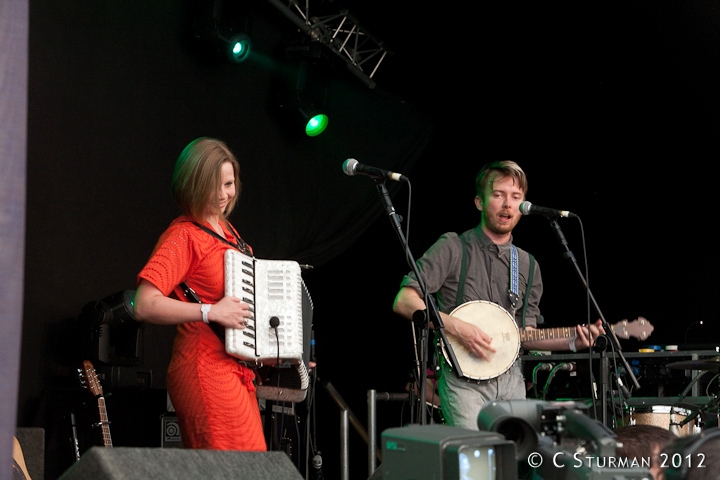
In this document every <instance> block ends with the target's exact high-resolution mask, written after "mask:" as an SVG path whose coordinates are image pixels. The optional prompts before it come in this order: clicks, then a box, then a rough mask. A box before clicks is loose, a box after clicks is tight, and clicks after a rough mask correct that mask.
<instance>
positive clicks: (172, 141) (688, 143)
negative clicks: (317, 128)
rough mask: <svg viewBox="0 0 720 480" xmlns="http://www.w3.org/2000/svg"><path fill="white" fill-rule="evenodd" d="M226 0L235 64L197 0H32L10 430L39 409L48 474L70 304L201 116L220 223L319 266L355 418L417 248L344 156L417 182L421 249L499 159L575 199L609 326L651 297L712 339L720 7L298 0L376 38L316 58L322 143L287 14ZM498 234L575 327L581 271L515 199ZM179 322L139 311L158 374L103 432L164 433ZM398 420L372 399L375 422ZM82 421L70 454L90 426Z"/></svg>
mask: <svg viewBox="0 0 720 480" xmlns="http://www.w3.org/2000/svg"><path fill="white" fill-rule="evenodd" d="M226 7H227V10H225V17H224V19H223V21H226V22H228V23H232V22H233V21H236V20H238V19H249V22H248V23H247V28H248V33H249V34H250V35H251V37H252V39H253V44H254V50H253V54H252V56H251V58H250V59H248V61H246V62H245V63H243V64H241V65H232V64H229V63H227V62H224V61H222V59H219V58H215V57H214V56H213V54H212V52H210V51H209V50H207V49H206V48H204V47H203V46H202V45H201V44H199V43H198V42H197V41H195V39H194V38H193V28H192V27H193V22H194V21H195V20H197V19H199V18H204V17H203V15H205V14H206V13H204V12H206V11H207V6H206V5H205V6H203V4H202V3H200V2H173V1H163V0H160V1H156V2H144V1H124V2H120V1H109V2H100V3H97V2H89V1H84V0H83V1H77V2H73V3H72V4H68V3H62V2H61V3H58V2H51V1H45V0H37V1H33V2H31V5H30V57H29V58H30V71H29V89H28V91H29V112H28V113H29V123H28V149H27V150H28V172H27V179H28V180H27V181H28V186H27V193H28V197H27V232H26V238H27V243H26V260H25V267H26V271H25V299H24V324H23V344H22V366H21V372H20V385H19V403H18V405H19V408H18V425H19V426H41V427H44V428H46V432H47V433H46V435H47V441H48V447H47V451H46V476H47V477H48V478H54V477H56V476H58V475H59V474H60V473H62V471H64V468H66V467H67V466H68V465H69V464H70V463H71V462H72V459H73V457H72V449H71V446H70V445H69V441H68V438H69V435H70V426H69V419H68V415H69V413H70V412H71V411H75V412H76V413H77V415H78V418H77V421H78V422H79V425H80V426H81V427H87V425H89V423H91V422H93V421H96V420H95V414H96V405H95V404H94V400H93V399H92V397H91V396H89V395H88V394H87V392H84V391H83V390H82V389H80V388H79V387H78V383H77V379H76V378H75V368H76V367H77V365H78V362H80V361H81V360H82V359H83V358H82V354H81V353H80V352H81V350H80V347H79V335H80V332H79V331H78V328H77V320H76V318H77V316H78V314H79V313H80V311H81V309H82V308H83V306H84V305H85V304H86V303H88V302H92V301H97V300H100V299H103V298H105V297H107V296H108V295H111V294H113V293H116V292H119V291H122V290H125V289H134V287H135V275H136V274H137V272H138V271H139V270H140V269H141V268H142V266H143V265H144V262H145V261H146V259H147V258H148V256H149V254H150V252H151V250H152V248H153V246H154V244H155V241H156V240H157V238H158V236H159V235H160V233H161V232H162V231H163V230H164V229H165V228H166V226H167V225H168V224H169V223H170V221H171V220H172V219H173V218H174V216H175V215H176V214H177V210H176V208H175V207H174V205H173V202H172V199H171V197H170V177H171V173H172V167H173V164H174V162H175V160H176V158H177V156H178V154H179V153H180V151H181V150H182V148H183V147H184V146H185V145H186V144H187V143H188V142H189V141H191V140H193V139H194V138H196V137H198V136H212V137H217V138H220V139H223V140H225V141H226V142H227V143H228V145H229V146H230V148H231V149H232V150H233V151H234V152H235V153H236V155H237V157H238V158H239V160H240V164H241V168H242V174H241V179H242V183H243V191H242V196H241V199H240V201H239V203H238V206H237V208H236V210H235V212H234V213H233V215H232V218H231V220H232V222H233V223H234V225H235V226H236V227H237V228H238V230H239V231H240V233H241V235H243V237H244V238H245V240H246V241H248V243H250V244H251V245H253V247H254V248H255V253H256V255H257V257H258V258H274V259H286V260H290V259H291V260H296V261H299V262H301V263H308V264H311V265H313V266H314V267H315V268H314V269H313V270H312V271H309V272H307V273H305V274H304V278H305V281H306V283H307V285H308V288H309V290H310V293H311V295H312V297H313V301H314V305H315V317H314V330H315V337H316V344H317V345H316V355H317V359H318V362H319V366H318V370H317V372H318V376H319V378H320V379H321V380H322V381H329V382H331V384H332V385H333V386H334V387H335V388H336V389H337V391H338V392H339V394H340V395H341V396H342V397H343V399H344V400H345V401H346V402H347V403H348V405H349V406H350V407H351V409H352V410H353V412H354V413H355V414H356V415H357V416H358V418H359V419H361V421H363V422H364V423H365V422H366V414H365V412H366V408H367V406H366V394H367V390H368V389H376V390H378V391H380V392H383V391H389V392H401V391H404V386H405V382H406V379H407V377H408V373H409V371H410V368H411V365H412V362H413V356H412V352H413V347H412V343H411V335H410V327H409V325H408V323H407V322H406V321H404V320H402V319H400V318H399V317H397V316H396V315H394V314H393V313H392V311H391V306H392V301H393V298H394V296H395V294H396V291H397V288H398V285H399V282H400V280H401V278H402V275H403V274H405V273H406V272H407V271H408V270H409V267H408V266H407V263H406V261H405V257H404V254H403V251H402V248H401V246H400V243H399V242H398V239H397V236H396V234H395V232H394V231H393V227H392V225H391V223H390V222H389V221H388V216H387V215H386V214H385V211H384V208H383V205H382V203H381V201H380V198H379V196H378V195H377V190H376V185H375V183H374V182H373V181H372V180H371V179H369V178H367V177H361V176H358V177H352V178H351V177H348V176H346V175H344V174H343V172H342V170H341V166H342V163H343V161H344V160H345V159H347V158H351V157H352V158H357V159H358V160H359V161H360V162H362V163H364V164H367V165H372V166H376V167H381V168H385V169H388V170H392V171H397V172H402V173H404V174H405V175H407V176H408V177H409V178H410V180H411V182H410V186H411V187H412V190H411V189H410V188H409V186H408V185H406V184H396V183H392V184H390V183H391V182H388V185H387V187H388V188H389V189H390V193H391V196H392V199H393V203H394V205H395V208H396V210H397V211H398V213H400V214H401V215H402V216H403V218H404V223H403V226H404V227H405V226H407V222H408V221H409V223H410V235H409V243H410V248H411V250H412V253H413V255H414V256H415V257H416V258H419V256H420V255H421V254H422V253H423V251H424V250H425V249H426V248H427V247H429V246H430V245H431V244H432V242H434V241H435V240H436V239H437V237H438V236H439V235H440V234H442V233H444V232H446V231H458V232H460V231H463V230H466V229H468V228H472V227H474V226H475V225H476V224H477V222H478V221H479V216H478V213H477V211H476V209H475V208H474V205H473V197H474V177H475V175H476V173H477V171H478V170H479V168H480V167H481V166H482V165H483V164H484V163H486V162H488V161H491V160H498V159H506V158H510V159H513V160H515V161H517V162H518V163H519V164H520V165H521V166H522V167H523V168H524V169H525V171H526V173H527V174H528V177H529V181H530V188H529V193H528V199H529V200H530V201H532V202H533V203H535V204H537V205H544V206H549V207H555V208H562V209H567V210H570V211H572V212H574V213H576V214H578V215H579V216H580V218H581V220H582V222H579V221H577V220H563V221H562V222H561V225H562V228H563V232H564V233H565V235H566V237H567V239H568V242H569V246H570V249H571V250H572V251H573V252H574V254H575V257H576V258H577V259H578V261H579V262H580V264H581V266H582V267H583V268H584V265H585V262H584V260H585V258H587V266H588V270H589V279H590V286H591V289H592V292H593V294H594V296H595V298H596V299H597V301H598V303H599V305H600V308H601V310H602V314H603V315H604V317H605V318H606V319H607V320H608V321H609V322H610V323H615V322H616V321H619V320H621V319H625V318H627V319H633V318H636V317H637V316H638V315H642V316H645V317H646V318H648V319H649V320H650V321H651V322H652V323H653V325H654V326H655V332H654V333H653V336H652V338H651V339H650V340H651V341H650V343H653V344H658V345H665V344H685V343H691V344H712V343H714V342H716V341H717V340H718V336H717V333H716V327H715V326H714V322H715V320H716V317H717V313H716V311H715V305H714V302H713V300H714V298H715V297H716V296H717V291H718V288H719V287H720V283H719V282H718V280H717V271H718V266H719V265H718V255H717V253H716V251H715V248H716V246H717V243H718V240H720V235H719V234H718V230H717V228H716V227H715V226H714V216H715V213H716V212H715V208H714V207H715V189H716V188H717V186H716V176H717V173H718V167H717V164H716V162H717V157H718V154H717V144H718V123H719V122H718V118H717V115H718V112H719V111H720V110H719V108H718V107H720V104H719V100H720V98H719V95H720V94H719V92H720V90H718V88H717V85H718V80H719V74H720V70H719V69H718V62H719V61H720V60H718V59H720V55H719V53H720V51H719V50H720V49H719V47H720V44H719V39H718V35H720V34H719V33H718V32H719V31H720V30H718V28H717V25H718V24H720V13H719V12H720V8H719V7H720V4H718V2H715V1H708V2H703V3H700V4H687V5H686V4H679V3H677V2H669V1H659V2H652V3H648V2H639V1H630V2H628V1H624V2H609V3H608V2H584V3H582V4H577V3H572V2H554V3H552V4H537V3H535V4H525V3H523V2H503V3H502V4H500V3H494V4H489V5H481V6H474V8H473V9H472V10H469V9H466V8H467V7H466V6H464V5H461V4H457V5H454V4H447V5H442V6H438V5H432V6H428V5H421V4H418V3H417V2H393V3H390V4H388V3H387V2H376V1H373V2H359V1H353V2H345V3H344V4H342V5H341V4H339V3H337V2H319V3H317V4H315V5H311V7H312V8H317V9H319V11H339V10H340V9H341V8H343V7H347V8H349V9H350V11H351V12H352V13H353V14H354V16H355V17H357V18H358V19H359V20H360V22H361V24H362V25H364V26H365V28H366V29H367V30H368V31H371V32H372V33H373V34H374V35H375V36H376V37H378V38H380V39H381V40H383V41H384V43H385V44H386V45H387V47H388V48H389V49H390V50H392V52H393V54H392V55H391V56H389V57H388V58H387V59H386V60H384V61H383V63H382V64H381V65H380V67H379V69H378V72H377V73H376V75H375V77H374V80H375V81H376V82H377V87H376V88H374V89H370V88H368V86H367V85H365V84H364V83H363V82H361V81H360V80H359V79H358V78H356V77H355V76H353V75H351V74H350V73H349V72H348V71H347V70H346V69H345V68H344V66H343V65H342V64H341V65H340V66H338V65H337V64H336V63H333V62H330V64H328V63H326V62H316V64H314V65H312V66H311V69H310V74H309V75H308V89H309V90H312V91H316V92H317V91H319V92H326V93H327V98H328V104H329V106H330V107H331V109H332V110H331V111H332V115H331V119H330V126H329V128H328V129H327V131H326V132H325V133H323V134H322V135H321V136H319V137H316V138H308V137H304V136H302V135H298V134H296V133H295V132H294V131H292V130H291V129H290V128H289V126H288V125H287V124H286V122H285V121H283V119H282V118H281V117H280V115H279V114H278V112H277V111H276V108H275V107H276V105H277V101H276V98H277V91H278V90H277V89H278V87H279V86H280V85H285V84H288V83H293V82H294V81H295V80H296V78H297V63H296V61H295V59H293V58H289V57H288V56H287V55H285V53H284V47H285V46H286V45H287V44H288V42H297V41H299V40H301V39H304V38H305V37H304V35H302V34H299V33H298V32H297V29H296V28H295V26H294V25H293V24H292V23H291V22H290V21H289V20H288V19H287V18H286V17H285V16H284V15H283V14H281V13H280V12H279V11H278V9H276V8H275V7H274V6H272V5H271V4H269V3H266V2H263V1H261V0H255V1H252V2H237V3H234V2H229V1H228V2H226ZM243 25H245V24H244V23H243ZM329 57H332V55H329ZM410 193H412V195H410ZM409 207H411V208H409ZM515 243H517V244H518V245H519V246H521V247H523V248H525V249H527V250H529V251H531V252H532V253H533V254H534V255H535V256H536V258H537V259H538V261H539V263H540V265H541V268H542V273H543V279H544V282H545V295H544V297H543V301H542V303H541V309H542V311H543V314H544V316H545V319H546V325H548V326H564V325H573V324H576V323H584V322H587V321H588V313H587V310H588V308H587V304H586V297H585V295H584V292H583V289H582V285H581V283H580V282H579V281H578V278H577V275H576V273H575V271H574V269H573V267H572V266H571V264H570V263H569V262H567V261H566V260H565V259H564V258H563V249H562V248H561V246H560V244H559V242H558V241H557V239H556V238H555V236H554V233H553V231H552V229H551V228H550V227H549V223H548V222H547V220H545V219H544V218H542V217H534V216H533V217H528V218H524V219H523V220H522V221H521V222H520V225H519V227H518V228H517V229H516V233H515ZM597 316H598V312H595V311H593V312H592V313H591V314H590V319H594V318H597ZM700 320H703V321H704V322H705V324H704V325H702V326H700V325H694V326H693V327H692V328H691V329H689V328H688V327H690V325H692V324H693V323H694V322H697V321H700ZM172 335H173V330H172V329H171V328H160V327H155V326H151V325H149V326H147V327H146V329H145V335H144V338H145V352H144V358H143V367H144V368H147V369H149V370H152V372H153V387H154V388H152V389H142V391H139V390H137V389H130V390H124V389H117V390H115V391H110V392H107V393H110V394H111V395H109V396H108V414H109V416H110V419H111V421H112V422H113V424H112V430H113V433H114V440H115V442H114V443H115V444H116V445H118V446H120V445H127V446H153V442H155V441H159V439H158V438H156V437H155V434H156V433H158V435H157V436H158V437H159V429H160V426H159V415H160V414H162V413H163V412H164V407H165V398H164V390H162V389H163V387H164V368H165V365H166V364H167V361H168V359H169V355H170V346H171V344H172ZM638 346H639V342H636V341H633V340H631V341H627V342H624V347H625V348H627V349H628V350H635V349H637V347H638ZM317 408H318V410H317V415H316V417H315V420H316V422H317V424H318V438H317V442H318V445H317V446H318V447H319V448H320V450H322V451H323V457H324V461H325V468H324V473H325V478H337V477H338V476H339V459H338V456H339V448H338V444H339V422H340V420H339V414H340V412H339V409H338V408H337V406H336V404H335V403H334V402H333V401H332V400H331V399H330V397H329V396H328V395H327V394H326V392H325V391H324V390H323V389H322V388H321V387H319V386H318V390H317ZM406 415H407V406H403V405H400V404H383V405H380V407H379V422H378V423H379V424H378V430H379V431H382V430H383V429H385V428H388V427H395V426H400V425H401V424H402V422H403V421H407V418H406ZM81 430H83V431H84V430H88V429H87V428H81ZM82 435H83V432H81V447H82V448H83V449H84V448H87V447H88V446H89V445H91V444H93V443H96V439H94V438H93V437H92V435H90V434H85V436H82ZM350 465H351V475H352V478H353V479H358V478H366V476H367V469H366V465H367V462H366V453H365V445H364V444H363V442H362V440H361V439H360V438H359V436H357V435H356V434H355V433H354V432H353V435H352V437H351V456H350Z"/></svg>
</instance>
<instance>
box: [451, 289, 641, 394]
mask: <svg viewBox="0 0 720 480" xmlns="http://www.w3.org/2000/svg"><path fill="white" fill-rule="evenodd" d="M450 315H451V316H453V317H457V318H459V319H460V320H463V321H465V322H468V323H471V324H473V325H475V326H476V327H478V328H480V329H481V330H483V331H484V332H486V333H487V334H488V335H490V336H491V337H492V339H493V341H492V345H493V347H494V348H495V349H496V350H497V351H496V352H495V353H494V354H493V355H492V357H491V358H490V359H489V360H481V359H479V358H478V357H476V356H475V355H474V354H472V353H470V351H469V350H468V349H467V348H465V346H464V345H463V344H462V343H461V342H460V340H459V339H458V338H457V337H455V336H453V335H450V334H446V336H447V340H448V343H449V344H450V346H451V347H452V350H453V353H454V354H455V358H456V359H457V362H458V365H459V367H460V369H461V370H462V373H463V376H464V377H467V378H470V379H472V380H489V379H491V378H495V377H497V376H499V375H502V374H503V373H505V372H506V371H507V370H508V369H509V368H510V367H511V366H512V365H513V363H515V360H516V359H517V357H518V355H519V354H520V345H521V343H522V342H526V341H536V340H548V339H554V338H567V339H570V338H572V337H574V336H575V335H576V333H577V332H576V327H575V326H572V327H558V328H536V329H530V330H520V329H519V328H518V326H517V324H516V323H515V319H514V318H513V317H512V315H510V313H509V312H508V311H507V310H505V309H504V308H502V307H501V306H500V305H497V304H495V303H492V302H488V301H485V300H475V301H472V302H467V303H463V304H462V305H460V306H458V307H457V308H455V309H454V310H453V311H452V312H450ZM611 328H612V330H613V332H614V333H615V335H616V336H617V337H618V338H623V339H628V338H630V337H634V338H637V339H640V340H645V339H646V338H647V337H649V336H650V334H651V333H652V331H653V330H654V329H655V327H653V326H652V324H651V323H650V322H648V321H647V320H646V319H645V318H643V317H638V318H637V319H636V320H633V321H631V322H628V321H627V320H622V321H620V322H618V323H616V324H615V325H611ZM441 343H442V342H441ZM441 349H442V353H443V356H444V357H445V360H447V361H448V363H451V360H450V355H449V354H448V349H447V347H446V345H444V344H442V345H441Z"/></svg>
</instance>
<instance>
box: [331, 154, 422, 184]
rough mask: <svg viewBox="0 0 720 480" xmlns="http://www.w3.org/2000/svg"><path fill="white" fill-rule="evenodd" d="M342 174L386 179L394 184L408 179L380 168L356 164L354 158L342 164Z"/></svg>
mask: <svg viewBox="0 0 720 480" xmlns="http://www.w3.org/2000/svg"><path fill="white" fill-rule="evenodd" d="M343 172H345V175H349V176H351V177H352V176H353V175H367V176H368V177H372V178H387V179H388V180H394V181H396V182H401V181H402V182H407V181H408V178H407V177H406V176H405V175H402V174H400V173H395V172H389V171H387V170H383V169H382V168H375V167H369V166H367V165H363V164H362V163H360V162H358V161H357V160H355V159H354V158H348V159H347V160H345V162H343Z"/></svg>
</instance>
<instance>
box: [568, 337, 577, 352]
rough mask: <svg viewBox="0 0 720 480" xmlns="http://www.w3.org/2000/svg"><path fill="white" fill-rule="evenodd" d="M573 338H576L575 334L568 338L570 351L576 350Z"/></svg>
mask: <svg viewBox="0 0 720 480" xmlns="http://www.w3.org/2000/svg"><path fill="white" fill-rule="evenodd" d="M575 340H577V335H575V336H574V337H572V338H571V339H570V345H569V347H570V351H571V352H577V347H576V346H575Z"/></svg>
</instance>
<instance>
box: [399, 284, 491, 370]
mask: <svg viewBox="0 0 720 480" xmlns="http://www.w3.org/2000/svg"><path fill="white" fill-rule="evenodd" d="M425 308H426V307H425V301H424V300H423V299H422V297H421V296H420V294H419V293H418V291H417V290H415V289H414V288H412V287H402V288H401V289H400V291H399V292H398V294H397V296H396V297H395V303H393V311H394V312H395V313H397V314H399V315H400V316H402V317H405V318H407V319H408V320H412V317H413V314H414V313H415V312H416V311H418V310H424V309H425ZM439 314H440V319H441V320H442V321H443V325H444V327H445V333H447V334H450V335H453V336H455V337H457V338H458V339H459V340H460V342H462V344H463V345H464V346H465V347H466V348H467V349H468V350H470V351H471V352H472V353H473V354H475V356H477V357H478V358H484V359H489V357H490V355H491V354H493V353H495V349H494V348H493V347H492V345H491V343H492V338H491V337H490V336H489V335H488V334H487V333H485V332H483V331H482V330H480V329H479V328H478V327H476V326H475V325H472V324H470V323H467V322H463V321H462V320H460V319H459V318H456V317H451V316H450V315H447V314H445V313H442V312H439Z"/></svg>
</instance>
